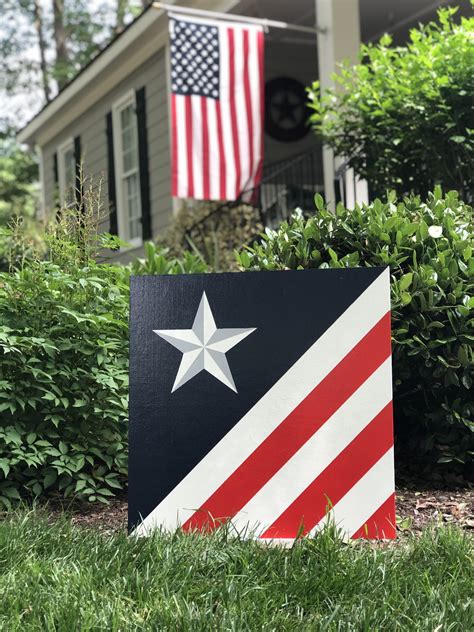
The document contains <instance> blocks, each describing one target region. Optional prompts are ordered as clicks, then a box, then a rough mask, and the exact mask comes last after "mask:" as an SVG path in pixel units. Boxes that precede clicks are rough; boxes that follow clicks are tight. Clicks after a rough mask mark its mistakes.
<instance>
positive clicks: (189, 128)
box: [184, 98, 194, 198]
mask: <svg viewBox="0 0 474 632" xmlns="http://www.w3.org/2000/svg"><path fill="white" fill-rule="evenodd" d="M184 104H185V109H186V114H185V116H186V162H187V167H188V178H187V181H188V195H187V197H190V198H192V197H193V196H194V175H193V113H192V105H191V99H189V98H186V99H185V100H184Z"/></svg>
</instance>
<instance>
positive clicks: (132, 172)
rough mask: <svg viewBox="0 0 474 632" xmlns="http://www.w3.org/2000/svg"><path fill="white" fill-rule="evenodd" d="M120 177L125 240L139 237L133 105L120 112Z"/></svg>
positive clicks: (139, 212)
mask: <svg viewBox="0 0 474 632" xmlns="http://www.w3.org/2000/svg"><path fill="white" fill-rule="evenodd" d="M120 140H121V143H120V144H121V152H122V155H121V156H120V167H121V168H120V172H121V173H120V177H121V179H122V189H121V190H122V194H123V201H122V205H123V209H122V211H121V217H122V221H123V230H124V232H126V234H124V235H123V238H124V239H125V240H128V239H136V238H139V237H141V234H142V225H141V200H140V177H139V173H138V167H139V165H138V135H137V120H136V115H135V108H134V105H133V104H130V105H128V106H127V107H125V108H124V109H123V110H121V111H120Z"/></svg>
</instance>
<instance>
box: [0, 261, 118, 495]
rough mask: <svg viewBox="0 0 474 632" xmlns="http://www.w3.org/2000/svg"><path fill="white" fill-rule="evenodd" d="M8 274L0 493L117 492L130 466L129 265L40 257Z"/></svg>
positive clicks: (0, 373) (3, 306) (2, 303)
mask: <svg viewBox="0 0 474 632" xmlns="http://www.w3.org/2000/svg"><path fill="white" fill-rule="evenodd" d="M0 283H1V285H2V287H1V290H0V322H1V325H0V354H1V355H2V357H1V364H0V387H1V390H0V414H1V425H0V468H1V469H2V470H3V474H4V479H3V480H2V478H1V475H0V502H3V504H6V505H8V502H9V499H12V498H18V497H19V496H20V494H22V495H23V494H24V493H28V492H29V493H30V494H31V495H33V496H38V495H40V494H42V493H43V492H44V491H45V490H53V489H54V490H58V491H60V492H61V493H63V494H64V496H66V497H69V496H71V495H73V494H77V495H79V496H81V497H83V498H88V499H89V500H96V499H98V500H103V499H105V498H106V497H108V496H112V495H113V490H114V489H118V488H120V487H121V483H120V481H119V477H120V475H124V474H125V473H126V434H127V390H128V372H127V367H128V358H127V353H128V351H127V336H128V322H127V319H128V287H127V276H126V274H125V271H124V270H123V269H121V268H120V267H119V266H105V265H104V266H100V267H99V266H96V265H94V264H92V263H91V264H89V265H88V266H84V267H78V268H77V269H75V270H70V271H64V270H62V269H61V268H60V267H59V266H58V265H56V264H54V263H51V262H34V263H32V264H31V265H28V266H26V267H25V268H23V269H22V270H18V271H16V272H13V273H11V274H1V275H0Z"/></svg>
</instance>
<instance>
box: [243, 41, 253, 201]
mask: <svg viewBox="0 0 474 632" xmlns="http://www.w3.org/2000/svg"><path fill="white" fill-rule="evenodd" d="M248 58H249V32H248V31H247V30H245V31H244V93H245V109H246V114H247V128H248V135H249V172H248V179H247V181H246V182H244V183H243V185H242V188H243V189H246V188H248V186H249V184H250V183H251V181H252V175H253V159H254V152H253V121H252V99H251V94H250V77H249V72H251V70H250V69H249V64H248Z"/></svg>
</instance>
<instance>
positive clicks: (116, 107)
mask: <svg viewBox="0 0 474 632" xmlns="http://www.w3.org/2000/svg"><path fill="white" fill-rule="evenodd" d="M130 105H132V106H133V108H134V110H135V111H136V107H137V102H136V95H135V91H134V90H130V91H129V92H127V93H126V94H124V95H123V96H122V97H121V98H120V99H118V100H117V101H116V102H115V103H114V104H113V106H112V129H113V140H114V165H115V195H116V203H117V224H118V234H119V237H120V238H121V239H123V240H124V241H126V242H127V243H128V244H129V248H138V247H140V246H142V245H143V237H142V236H141V235H140V236H139V237H134V238H133V239H130V238H129V236H128V234H129V233H128V230H129V217H128V213H127V210H126V200H125V195H124V178H125V177H126V176H130V175H131V174H132V173H133V172H128V173H127V174H124V172H123V160H122V155H123V145H122V124H121V117H120V114H121V113H122V111H123V110H125V109H126V108H128V107H129V106H130ZM134 121H135V126H136V135H135V136H136V139H137V166H136V171H134V172H136V173H137V176H138V204H139V209H140V217H141V218H143V208H142V199H141V189H140V158H139V154H138V122H137V119H136V116H135V117H134ZM129 248H121V250H128V249H129Z"/></svg>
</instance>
